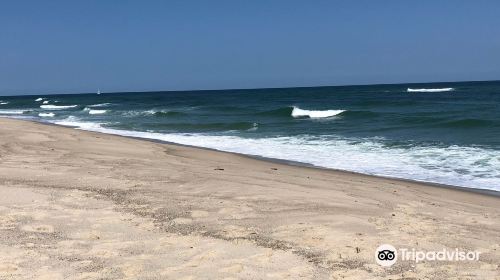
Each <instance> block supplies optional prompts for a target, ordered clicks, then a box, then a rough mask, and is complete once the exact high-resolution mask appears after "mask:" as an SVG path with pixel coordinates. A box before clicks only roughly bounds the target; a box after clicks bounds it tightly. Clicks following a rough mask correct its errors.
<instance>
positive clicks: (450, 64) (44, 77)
mask: <svg viewBox="0 0 500 280" xmlns="http://www.w3.org/2000/svg"><path fill="white" fill-rule="evenodd" d="M0 1H1V5H0V7H1V8H0V94H1V95H15V94H50V93H52V94H59V93H81V92H95V91H96V90H97V89H98V88H100V89H101V91H103V92H117V91H154V90H192V89H228V88H267V87H295V86H322V85H351V84H377V83H404V82H432V81H470V80H499V79H500V16H499V15H500V1H496V0H495V1H481V0H478V1H460V0H449V1H445V0H432V1H431V0H429V1H423V0H422V1H398V0H394V1H391V0H387V1H358V0H346V1H320V0H318V1H305V0H304V1H294V0H288V1H279V0H275V1H273V0H269V1H264V0H262V1H259V0H254V1H243V0H241V1H240V0H229V1H217V0H213V1H189V0H182V1H174V0H170V1H126V0H123V1H118V0H117V1H113V0H101V1H99V0H97V1H93V0H86V1H56V0H53V1H23V0H19V1H3V0H0Z"/></svg>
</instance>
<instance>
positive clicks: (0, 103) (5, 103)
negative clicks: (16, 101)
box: [0, 101, 9, 105]
mask: <svg viewBox="0 0 500 280" xmlns="http://www.w3.org/2000/svg"><path fill="white" fill-rule="evenodd" d="M7 104H9V102H3V101H0V105H7Z"/></svg>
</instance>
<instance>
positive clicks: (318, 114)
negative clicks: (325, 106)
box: [292, 107, 345, 119]
mask: <svg viewBox="0 0 500 280" xmlns="http://www.w3.org/2000/svg"><path fill="white" fill-rule="evenodd" d="M343 112H345V110H323V111H312V110H304V109H300V108H299V107H293V110H292V117H294V118H297V117H309V118H313V119H315V118H328V117H333V116H336V115H338V114H341V113H343Z"/></svg>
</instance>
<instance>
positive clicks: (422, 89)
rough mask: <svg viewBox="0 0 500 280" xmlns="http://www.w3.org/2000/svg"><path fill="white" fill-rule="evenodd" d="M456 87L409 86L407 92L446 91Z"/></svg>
mask: <svg viewBox="0 0 500 280" xmlns="http://www.w3.org/2000/svg"><path fill="white" fill-rule="evenodd" d="M452 90H454V88H451V87H450V88H408V89H407V90H406V91H407V92H445V91H452Z"/></svg>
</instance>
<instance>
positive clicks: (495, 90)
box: [0, 82, 500, 191]
mask: <svg viewBox="0 0 500 280" xmlns="http://www.w3.org/2000/svg"><path fill="white" fill-rule="evenodd" d="M0 115H3V116H9V117H18V118H19V117H21V118H28V119H35V120H39V121H44V122H51V123H56V124H61V125H69V126H74V127H77V128H80V129H85V130H93V131H100V132H105V133H113V134H121V135H127V136H136V137H144V138H151V139H158V140H164V141H170V142H175V143H181V144H187V145H194V146H200V147H208V148H213V149H218V150H224V151H230V152H237V153H243V154H249V155H258V156H264V157H270V158H277V159H284V160H292V161H298V162H303V163H308V164H313V165H316V166H321V167H326V168H334V169H341V170H349V171H356V172H361V173H366V174H373V175H382V176H389V177H397V178H406V179H413V180H420V181H427V182H435V183H442V184H449V185H456V186H464V187H471V188H482V189H490V190H497V191H500V82H461V83H431V84H397V85H372V86H341V87H311V88H280V89H255V90H214V91H182V92H137V93H119V92H117V93H103V94H100V95H97V94H95V93H91V94H71V95H44V96H11V97H8V96H6V97H0Z"/></svg>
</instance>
